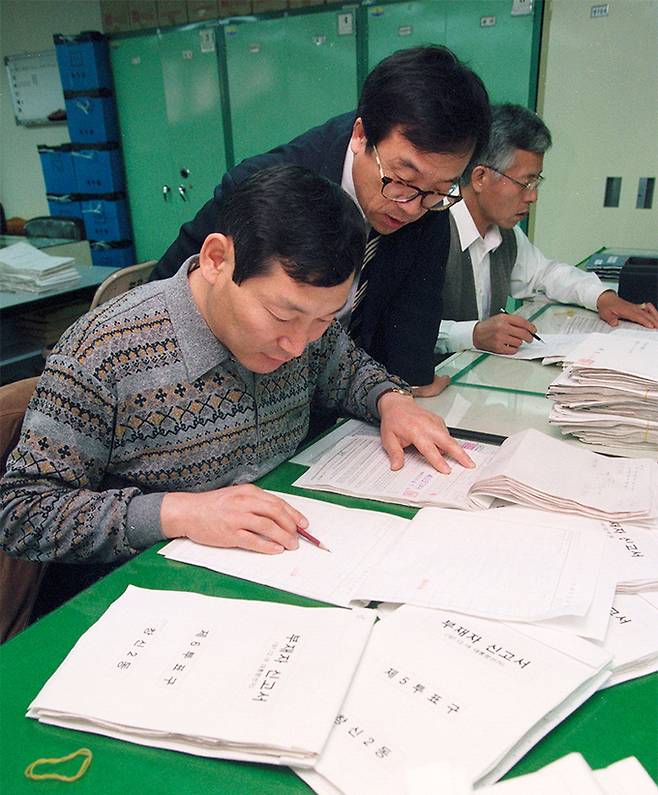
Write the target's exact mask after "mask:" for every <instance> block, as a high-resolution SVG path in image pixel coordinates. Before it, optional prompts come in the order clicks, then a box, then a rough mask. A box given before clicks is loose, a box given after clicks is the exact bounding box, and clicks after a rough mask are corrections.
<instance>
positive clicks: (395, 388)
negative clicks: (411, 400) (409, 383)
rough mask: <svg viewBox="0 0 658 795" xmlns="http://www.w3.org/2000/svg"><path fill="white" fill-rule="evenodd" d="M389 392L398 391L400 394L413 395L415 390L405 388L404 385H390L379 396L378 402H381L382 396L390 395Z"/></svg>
mask: <svg viewBox="0 0 658 795" xmlns="http://www.w3.org/2000/svg"><path fill="white" fill-rule="evenodd" d="M389 392H397V394H398V395H404V396H405V397H413V392H412V391H411V390H410V389H405V388H404V387H401V386H389V387H388V389H384V391H383V392H381V393H380V394H379V395H378V396H377V402H378V403H379V401H380V399H381V398H382V396H383V395H388V393H389Z"/></svg>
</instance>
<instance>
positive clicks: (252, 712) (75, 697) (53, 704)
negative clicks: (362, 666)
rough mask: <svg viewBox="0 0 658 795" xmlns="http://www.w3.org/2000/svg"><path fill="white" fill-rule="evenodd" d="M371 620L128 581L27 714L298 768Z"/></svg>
mask: <svg viewBox="0 0 658 795" xmlns="http://www.w3.org/2000/svg"><path fill="white" fill-rule="evenodd" d="M374 618H375V616H374V615H373V614H372V613H371V611H366V610H342V609H337V608H307V607H296V606H293V605H284V604H277V603H273V602H255V601H254V602H248V601H242V600H238V599H220V598H217V597H211V596H202V595H200V594H194V593H187V592H181V591H154V590H146V589H142V588H136V587H134V586H129V587H128V589H127V590H126V591H125V593H124V594H123V595H122V596H121V597H120V598H119V599H118V600H117V601H116V602H114V603H113V604H112V605H111V606H110V607H109V608H108V610H107V611H106V612H105V613H104V615H103V616H102V617H101V618H100V619H99V620H98V621H97V622H96V623H95V624H94V625H93V626H92V627H91V629H89V630H88V631H87V632H86V633H85V634H84V635H83V636H82V637H81V638H80V640H79V641H78V642H77V643H76V645H75V646H74V647H73V649H72V650H71V652H70V653H69V655H68V656H67V657H66V659H65V660H64V662H63V663H62V664H61V665H60V666H59V668H58V669H57V671H56V672H55V673H54V674H53V675H52V676H51V678H50V679H49V680H48V682H46V684H45V686H44V687H43V689H42V690H41V692H40V693H39V694H38V695H37V697H36V698H35V699H34V701H33V702H32V703H31V704H30V707H29V710H28V713H27V715H28V717H30V718H37V719H38V720H39V721H41V722H42V723H51V724H54V725H56V726H64V727H66V728H70V729H79V730H82V731H90V732H94V733H96V734H104V735H107V736H109V737H116V738H118V739H121V740H127V741H129V742H134V743H138V744H140V745H148V746H153V747H156V748H168V749H172V750H176V751H184V752H186V753H191V754H197V755H199V756H208V757H216V758H222V759H237V760H243V761H253V762H269V763H271V764H286V765H290V764H295V765H301V766H302V767H303V766H310V765H312V764H313V762H314V761H315V760H316V759H317V757H318V755H319V753H320V751H321V750H322V747H323V746H324V744H325V741H326V739H327V736H328V734H329V732H330V731H331V728H332V726H333V721H334V718H335V716H336V714H337V713H338V711H339V708H340V705H341V703H342V702H343V700H344V698H345V694H346V692H347V689H348V687H349V685H350V682H351V680H352V677H353V674H354V671H355V668H356V666H357V663H358V662H359V659H360V657H361V655H362V653H363V650H364V647H365V645H366V643H367V640H368V636H369V634H370V632H371V629H372V624H373V621H374ZM337 650H340V653H337Z"/></svg>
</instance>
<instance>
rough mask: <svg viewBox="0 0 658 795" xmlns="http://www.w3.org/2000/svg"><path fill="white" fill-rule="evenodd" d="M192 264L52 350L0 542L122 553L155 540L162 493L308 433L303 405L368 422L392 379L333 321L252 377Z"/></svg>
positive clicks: (258, 459)
mask: <svg viewBox="0 0 658 795" xmlns="http://www.w3.org/2000/svg"><path fill="white" fill-rule="evenodd" d="M189 266H190V261H188V262H186V263H185V264H184V265H183V266H182V267H181V269H180V270H179V272H178V273H177V274H176V275H175V276H173V277H172V278H171V279H167V280H164V281H158V282H152V283H150V284H146V285H143V286H141V287H137V288H135V289H133V290H131V291H129V292H128V293H125V294H124V295H122V296H119V297H118V298H116V299H114V300H112V301H109V302H107V303H106V304H103V305H102V306H100V307H99V308H98V309H96V310H94V311H93V312H90V313H88V314H87V315H85V316H84V317H83V318H81V319H80V320H79V321H78V322H77V323H76V324H74V325H73V326H72V327H71V328H70V329H69V330H68V331H67V333H66V334H65V335H64V337H63V338H62V339H61V341H60V342H59V344H58V346H57V348H56V349H55V351H54V352H53V353H52V354H51V355H50V356H49V357H48V361H47V364H46V368H45V371H44V373H43V375H42V377H41V379H40V381H39V384H38V386H37V389H36V392H35V394H34V397H33V398H32V401H31V403H30V406H29V408H28V412H27V414H26V418H25V422H24V425H23V431H22V435H21V439H20V442H19V444H18V446H17V448H16V449H15V450H14V452H13V454H12V456H11V457H10V460H9V462H8V466H7V473H6V475H5V476H4V478H3V479H2V481H0V545H1V547H2V549H3V550H4V551H5V552H7V553H8V554H10V555H13V556H20V557H27V558H30V559H32V560H38V561H48V560H61V561H92V560H94V561H119V560H122V559H125V558H127V557H129V556H131V555H134V554H136V553H137V552H138V551H140V550H141V549H144V548H145V547H147V546H150V545H151V544H153V543H154V542H156V541H159V540H161V539H162V533H161V527H160V504H161V501H162V498H163V496H164V494H165V493H167V492H170V491H208V490H210V489H215V488H220V487H222V486H228V485H233V484H237V483H245V482H251V481H253V480H255V479H257V478H258V477H260V476H261V475H263V474H265V473H266V472H269V471H270V470H271V469H273V468H274V467H275V466H277V465H278V464H279V463H281V462H282V461H284V460H286V459H287V458H289V457H290V456H291V455H292V454H293V452H294V450H295V448H296V447H297V445H298V444H299V442H300V441H301V440H302V439H303V438H304V436H305V434H306V431H307V428H308V422H309V412H310V405H311V402H312V401H313V402H316V403H317V405H318V406H319V407H322V408H326V409H329V410H336V409H338V410H339V411H342V412H343V413H347V414H351V415H353V416H356V417H359V418H361V419H365V420H368V421H370V422H376V421H377V419H378V417H377V413H376V401H377V398H378V397H379V395H380V394H381V392H382V391H383V390H384V389H386V388H387V387H388V386H391V385H392V384H399V383H400V380H399V379H398V378H396V377H394V376H389V375H388V374H387V373H386V371H385V370H384V369H383V368H382V367H381V365H379V364H378V363H376V362H375V361H374V360H372V359H370V358H369V357H368V356H367V354H365V353H364V352H363V351H361V350H360V349H358V348H356V347H355V346H354V345H353V343H352V342H351V340H350V339H349V337H348V336H347V335H346V333H345V332H344V331H343V330H342V328H341V326H340V325H339V324H338V323H336V322H335V321H334V323H332V325H331V326H330V327H329V329H328V330H327V331H326V332H325V334H324V335H323V336H322V337H321V338H320V339H319V340H317V341H316V342H314V343H311V344H310V345H308V346H307V348H306V350H305V351H304V353H303V354H302V355H301V356H300V357H299V358H297V359H293V360H292V361H290V362H287V363H286V364H285V365H283V366H282V367H280V368H279V369H277V370H276V371H274V372H273V373H269V374H265V375H259V374H254V373H252V372H250V371H248V370H246V369H245V368H244V367H242V365H240V364H239V363H238V362H237V361H236V360H235V359H234V358H233V356H232V355H231V353H230V351H228V350H227V349H226V348H225V347H224V346H223V345H222V344H221V343H220V342H219V341H218V340H217V339H216V337H215V336H214V335H213V334H212V332H211V331H210V329H209V328H208V326H207V325H206V323H205V321H204V320H203V318H202V316H201V315H200V313H199V311H198V309H197V308H196V305H195V303H194V301H193V299H192V295H191V292H190V288H189V283H188V278H187V273H188V267H189Z"/></svg>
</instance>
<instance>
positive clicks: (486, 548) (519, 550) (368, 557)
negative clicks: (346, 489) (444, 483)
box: [161, 494, 615, 637]
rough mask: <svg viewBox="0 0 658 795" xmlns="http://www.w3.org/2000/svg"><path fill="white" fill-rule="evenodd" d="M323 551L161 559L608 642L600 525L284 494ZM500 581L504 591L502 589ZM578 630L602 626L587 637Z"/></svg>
mask: <svg viewBox="0 0 658 795" xmlns="http://www.w3.org/2000/svg"><path fill="white" fill-rule="evenodd" d="M279 496H281V497H283V498H284V499H285V500H286V501H287V502H288V503H290V504H291V505H292V506H294V507H295V508H297V509H298V510H299V511H301V512H302V513H303V514H304V515H305V516H306V517H307V519H308V520H309V522H310V528H311V531H312V533H313V534H314V535H315V536H316V537H318V538H319V539H321V540H322V542H323V543H324V544H325V545H326V546H327V547H329V549H331V553H330V554H329V553H327V552H325V551H323V550H320V549H318V548H317V547H315V546H313V545H311V544H309V543H306V542H305V541H303V540H301V539H300V545H299V548H298V549H296V550H290V551H286V552H284V553H282V554H281V555H256V554H254V553H253V552H249V551H247V550H240V549H221V548H218V547H207V546H203V545H200V544H195V543H193V542H192V541H189V540H188V539H177V540H175V541H172V542H171V543H169V544H167V546H165V547H164V548H163V549H162V550H161V554H162V555H164V556H165V557H167V558H169V559H171V560H177V561H180V562H183V563H190V564H194V565H198V566H204V567H206V568H209V569H213V570H215V571H220V572H222V573H224V574H230V575H233V576H235V577H242V578H243V579H246V580H251V581H253V582H259V583H263V584H264V585H270V586H272V587H274V588H280V589H282V590H285V591H290V592H292V593H298V594H301V595H303V596H308V597H310V598H313V599H319V600H322V601H325V602H331V603H333V604H337V605H345V606H348V605H350V604H353V603H358V602H360V601H366V602H368V601H370V600H377V601H381V602H394V603H398V604H400V603H409V604H415V605H419V606H421V607H431V608H442V609H448V610H455V611H459V612H463V613H468V614H471V615H480V616H485V617H489V618H496V619H505V620H509V621H544V620H560V621H564V622H570V623H573V624H575V629H572V631H581V632H583V634H589V635H590V636H597V635H599V636H600V637H603V635H604V634H605V628H606V626H607V622H608V619H609V616H610V608H611V605H612V600H613V598H614V589H615V575H614V570H613V569H611V567H609V566H608V565H607V563H606V560H607V558H606V555H607V550H608V547H609V546H610V545H611V541H610V540H609V538H608V535H607V533H606V528H605V524H606V523H604V522H600V521H596V520H593V519H587V518H584V517H574V516H568V515H566V514H551V513H547V512H545V511H535V510H531V509H528V508H508V509H500V510H491V511H483V512H480V513H464V512H463V511H455V510H450V509H447V508H423V509H422V510H421V511H419V512H418V513H417V514H416V516H415V517H414V518H413V519H412V520H409V519H403V518H401V517H397V516H393V515H391V514H386V513H379V512H375V511H366V510H361V509H357V508H344V507H342V506H339V505H332V504H331V503H324V502H320V501H318V500H310V499H307V498H304V497H298V496H295V495H290V494H281V495H279ZM502 584H504V585H502ZM582 625H595V626H596V627H600V626H602V627H603V629H602V630H601V631H600V632H599V631H596V632H594V633H593V634H592V632H591V631H589V632H587V631H586V630H583V629H582Z"/></svg>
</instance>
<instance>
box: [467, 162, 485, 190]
mask: <svg viewBox="0 0 658 795" xmlns="http://www.w3.org/2000/svg"><path fill="white" fill-rule="evenodd" d="M487 171H488V169H487V168H485V167H484V166H475V168H474V169H473V171H471V187H472V188H473V190H474V191H475V192H476V193H481V192H482V189H483V188H484V186H485V183H486V180H487V176H488V175H487Z"/></svg>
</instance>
